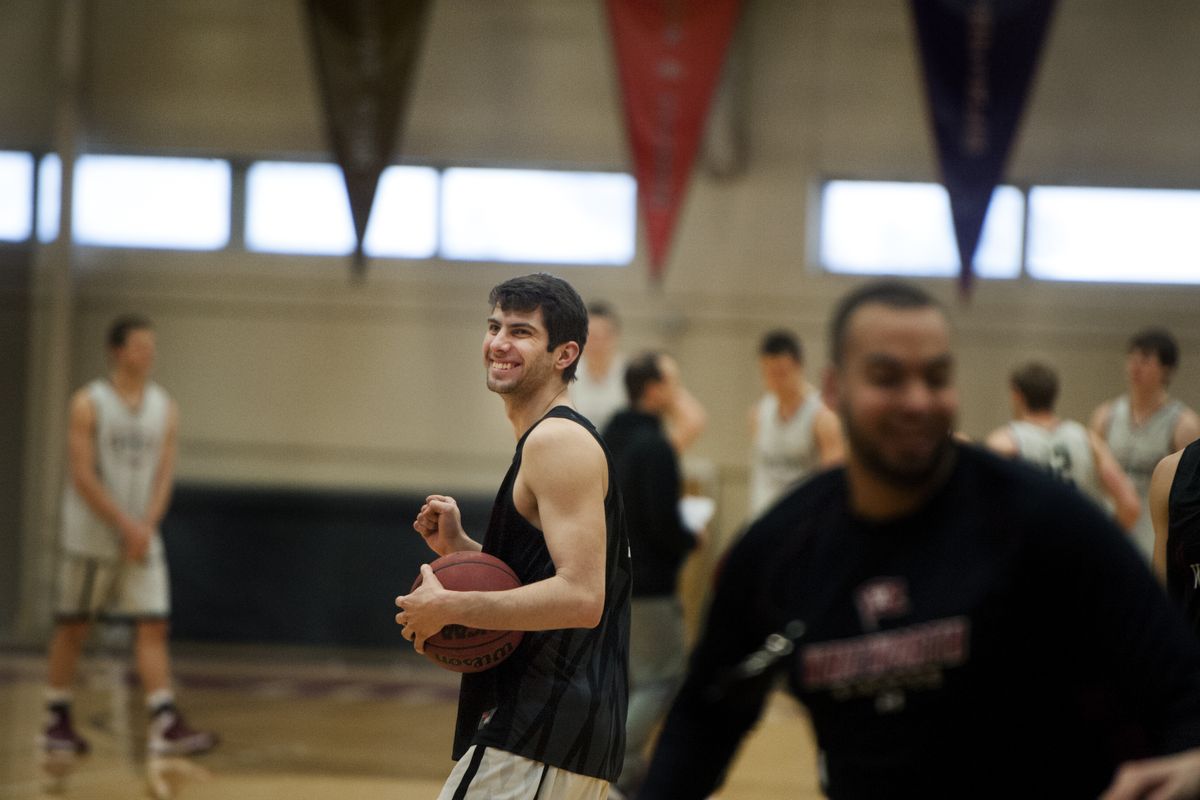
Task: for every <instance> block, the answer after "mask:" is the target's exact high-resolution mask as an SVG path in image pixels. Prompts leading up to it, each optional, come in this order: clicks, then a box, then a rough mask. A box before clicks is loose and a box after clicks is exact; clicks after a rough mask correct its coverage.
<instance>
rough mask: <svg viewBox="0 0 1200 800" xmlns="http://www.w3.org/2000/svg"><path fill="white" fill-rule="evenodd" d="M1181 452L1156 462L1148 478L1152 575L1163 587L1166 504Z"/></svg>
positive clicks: (1167, 514)
mask: <svg viewBox="0 0 1200 800" xmlns="http://www.w3.org/2000/svg"><path fill="white" fill-rule="evenodd" d="M1182 456H1183V451H1182V450H1180V451H1177V452H1174V453H1172V454H1171V455H1169V456H1167V457H1166V458H1164V459H1163V460H1162V461H1159V462H1158V466H1156V467H1155V468H1154V475H1153V476H1152V477H1151V478H1150V493H1149V495H1148V497H1147V498H1146V502H1147V503H1148V504H1149V505H1150V519H1151V521H1152V522H1153V523H1154V556H1153V559H1152V561H1151V566H1152V567H1153V569H1154V574H1155V575H1157V576H1158V579H1159V580H1160V581H1162V583H1163V584H1164V585H1165V584H1166V582H1167V528H1168V526H1169V524H1170V515H1169V513H1168V511H1169V506H1168V502H1169V500H1170V496H1171V484H1172V483H1174V482H1175V472H1176V471H1177V470H1178V469H1179V460H1180V458H1181V457H1182Z"/></svg>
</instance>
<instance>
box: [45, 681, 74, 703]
mask: <svg viewBox="0 0 1200 800" xmlns="http://www.w3.org/2000/svg"><path fill="white" fill-rule="evenodd" d="M45 698H46V705H48V706H69V705H71V699H72V694H71V690H70V689H56V688H54V687H53V686H47V687H46V690H45Z"/></svg>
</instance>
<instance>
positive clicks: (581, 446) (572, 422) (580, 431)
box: [521, 416, 604, 461]
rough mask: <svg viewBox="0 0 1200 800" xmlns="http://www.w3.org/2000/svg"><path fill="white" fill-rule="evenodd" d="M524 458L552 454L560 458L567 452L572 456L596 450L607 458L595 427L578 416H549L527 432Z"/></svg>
mask: <svg viewBox="0 0 1200 800" xmlns="http://www.w3.org/2000/svg"><path fill="white" fill-rule="evenodd" d="M521 450H522V453H523V457H522V460H525V459H529V458H533V459H541V458H552V459H555V460H557V458H558V457H559V456H562V455H563V454H564V452H569V453H570V458H578V457H580V456H584V455H585V454H594V455H595V456H597V457H600V459H601V461H603V455H604V448H603V447H601V445H600V440H599V439H598V438H596V434H594V433H593V432H592V429H591V428H590V427H588V426H585V425H584V424H583V423H582V422H580V421H579V420H576V419H575V418H574V417H568V416H554V417H546V418H545V419H542V420H541V421H540V422H538V423H537V424H536V425H535V426H534V427H533V428H531V429H530V431H529V433H528V434H526V436H525V439H524V442H523V443H522V445H521Z"/></svg>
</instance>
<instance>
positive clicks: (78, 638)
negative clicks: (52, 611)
mask: <svg viewBox="0 0 1200 800" xmlns="http://www.w3.org/2000/svg"><path fill="white" fill-rule="evenodd" d="M91 627H92V626H91V623H88V622H60V623H58V630H57V635H58V636H59V638H60V639H62V640H63V641H65V642H67V643H68V644H70V645H72V646H73V647H81V646H82V645H83V643H84V641H86V640H87V635H88V631H90V630H91Z"/></svg>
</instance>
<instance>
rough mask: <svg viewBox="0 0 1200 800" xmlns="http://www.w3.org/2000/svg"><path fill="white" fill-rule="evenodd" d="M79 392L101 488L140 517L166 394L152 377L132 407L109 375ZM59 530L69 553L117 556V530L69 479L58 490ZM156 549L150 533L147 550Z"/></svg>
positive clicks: (161, 432)
mask: <svg viewBox="0 0 1200 800" xmlns="http://www.w3.org/2000/svg"><path fill="white" fill-rule="evenodd" d="M84 392H85V393H86V396H87V399H88V401H89V402H90V403H91V405H92V411H93V415H94V425H95V433H94V437H93V438H94V442H95V454H94V455H95V464H96V472H97V475H98V477H99V479H100V482H101V483H102V484H103V487H104V491H105V492H106V493H107V495H108V496H109V498H111V500H112V502H113V503H115V504H116V506H117V507H118V508H120V509H122V510H124V512H125V513H126V514H128V515H129V516H131V517H133V518H135V519H144V518H145V516H146V513H147V512H148V511H149V510H150V505H151V501H152V499H153V497H152V495H153V489H154V485H155V480H154V479H155V475H156V473H157V472H158V469H159V466H160V464H161V463H162V454H163V446H164V444H165V442H166V439H167V435H168V432H169V425H170V419H171V399H170V397H168V396H167V393H166V392H165V391H163V389H162V388H161V387H160V386H159V385H158V384H156V383H153V382H148V383H147V384H146V385H145V387H144V388H143V390H142V399H141V403H140V404H139V405H138V407H136V408H132V407H130V406H129V405H128V404H127V403H126V402H125V400H123V399H122V398H121V396H120V395H119V393H118V391H117V389H116V387H114V386H113V384H112V383H111V382H110V381H109V380H108V379H97V380H94V381H92V382H91V383H89V384H88V385H87V386H86V387H85V388H84ZM62 534H63V536H62V544H63V548H64V549H65V550H66V551H67V552H69V553H76V554H79V555H86V556H93V557H96V558H102V559H106V560H109V561H117V560H119V559H120V558H121V556H122V551H123V543H122V542H121V540H120V537H119V535H118V534H117V532H116V531H115V530H114V529H113V526H112V525H110V524H109V523H108V522H106V521H105V520H103V519H101V518H100V517H99V516H98V515H97V513H96V511H94V510H93V509H92V508H91V507H90V506H89V505H88V503H87V501H86V500H84V499H83V497H82V495H81V494H80V492H79V490H78V489H77V488H76V485H75V482H74V481H67V484H66V487H65V490H64V492H63V522H62ZM161 549H162V541H161V540H160V538H159V537H158V536H153V537H151V540H150V550H151V552H152V553H153V552H157V551H160V550H161Z"/></svg>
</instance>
